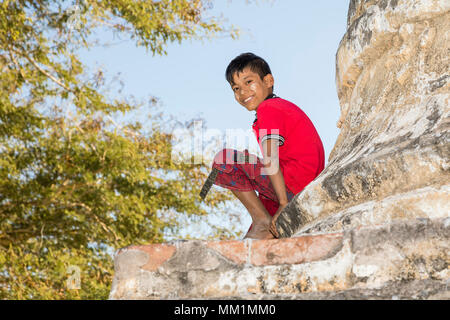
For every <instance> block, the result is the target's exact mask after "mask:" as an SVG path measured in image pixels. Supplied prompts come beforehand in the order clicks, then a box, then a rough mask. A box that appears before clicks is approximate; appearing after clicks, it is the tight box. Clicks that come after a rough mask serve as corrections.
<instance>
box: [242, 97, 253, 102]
mask: <svg viewBox="0 0 450 320" xmlns="http://www.w3.org/2000/svg"><path fill="white" fill-rule="evenodd" d="M251 98H253V97H248V98H247V99H245V100H244V102H247V101H249V100H250V99H251Z"/></svg>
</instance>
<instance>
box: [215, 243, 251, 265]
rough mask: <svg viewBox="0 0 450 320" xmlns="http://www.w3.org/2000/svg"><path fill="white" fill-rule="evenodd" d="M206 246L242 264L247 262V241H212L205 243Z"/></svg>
mask: <svg viewBox="0 0 450 320" xmlns="http://www.w3.org/2000/svg"><path fill="white" fill-rule="evenodd" d="M207 245H208V247H209V248H211V249H213V250H215V251H217V252H219V253H220V254H221V255H222V256H224V257H225V258H227V259H229V260H231V261H233V262H235V263H237V264H243V263H246V262H247V256H248V246H247V241H244V240H231V241H213V242H208V243H207Z"/></svg>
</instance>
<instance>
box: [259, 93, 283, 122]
mask: <svg viewBox="0 0 450 320" xmlns="http://www.w3.org/2000/svg"><path fill="white" fill-rule="evenodd" d="M273 98H278V96H277V95H276V94H275V93H271V94H269V95H268V96H267V97H266V98H265V99H264V101H266V100H269V99H273ZM257 120H258V117H257V113H256V111H255V120H253V124H254V123H255V122H256V121H257Z"/></svg>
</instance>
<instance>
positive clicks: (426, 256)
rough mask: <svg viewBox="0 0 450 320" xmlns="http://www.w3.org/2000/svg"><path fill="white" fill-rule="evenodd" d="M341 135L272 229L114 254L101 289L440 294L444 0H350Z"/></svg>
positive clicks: (444, 289) (449, 133) (176, 293)
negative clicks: (264, 234) (274, 234)
mask: <svg viewBox="0 0 450 320" xmlns="http://www.w3.org/2000/svg"><path fill="white" fill-rule="evenodd" d="M347 21H348V22H347V23H348V27H347V32H346V34H345V35H344V37H343V39H342V41H341V43H340V45H339V48H338V51H337V54H336V85H337V92H338V96H339V100H340V105H341V117H340V119H339V122H338V126H339V127H340V128H341V132H340V135H339V137H338V139H337V141H336V144H335V146H334V149H333V151H332V153H331V155H330V158H329V162H328V165H327V167H326V168H325V170H324V171H323V172H322V173H321V174H320V176H319V177H317V178H316V179H315V180H314V181H313V182H312V183H311V184H309V185H308V186H307V187H306V188H305V190H303V191H302V192H301V193H300V194H298V195H297V196H296V197H295V198H294V199H293V200H292V201H291V202H290V203H289V205H288V207H287V208H286V209H285V210H284V212H283V213H282V214H281V216H280V218H279V219H278V221H277V224H278V225H277V227H278V231H279V233H280V234H281V235H282V237H283V238H282V239H277V240H236V241H213V242H208V241H184V242H183V241H182V242H175V243H165V244H153V245H145V246H130V247H127V248H123V249H120V250H118V251H117V252H116V254H115V275H114V281H113V284H112V289H111V293H110V298H111V299H180V298H181V299H198V298H202V299H204V298H215V299H217V298H218V299H397V298H398V299H450V291H449V285H450V281H449V279H450V257H449V252H450V215H449V212H450V201H449V199H450V196H449V191H450V175H449V163H448V160H449V155H450V144H449V138H450V130H449V129H450V119H449V111H450V110H449V109H450V108H449V96H450V84H449V83H450V70H449V68H450V58H449V57H450V47H449V46H450V39H449V36H450V2H449V1H448V0H351V1H350V6H349V14H348V20H347Z"/></svg>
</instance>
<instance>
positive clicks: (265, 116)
mask: <svg viewBox="0 0 450 320" xmlns="http://www.w3.org/2000/svg"><path fill="white" fill-rule="evenodd" d="M256 117H257V118H256V120H255V121H254V123H253V125H252V129H253V132H254V133H255V135H256V139H257V140H258V144H259V146H260V148H261V150H262V142H263V141H265V140H267V139H268V138H271V139H278V140H279V147H278V153H279V163H280V168H281V172H282V173H283V177H284V181H285V184H286V186H287V187H288V188H289V189H290V190H291V191H292V192H293V193H294V194H297V193H299V192H300V191H302V190H303V189H304V188H305V187H306V185H308V184H309V183H310V182H311V181H313V180H314V179H315V178H316V177H317V176H318V175H319V174H320V172H321V171H322V170H323V168H324V165H325V155H324V154H325V152H324V149H323V144H322V140H321V139H320V137H319V134H318V133H317V131H316V128H315V127H314V125H313V123H312V122H311V120H310V119H309V118H308V116H307V115H306V114H305V113H304V112H303V111H302V110H301V109H300V108H299V107H298V106H296V105H295V104H293V103H291V102H289V101H287V100H284V99H281V98H279V97H276V96H275V97H274V98H269V99H266V100H264V101H263V102H261V104H260V105H259V106H258V108H257V109H256Z"/></svg>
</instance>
